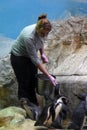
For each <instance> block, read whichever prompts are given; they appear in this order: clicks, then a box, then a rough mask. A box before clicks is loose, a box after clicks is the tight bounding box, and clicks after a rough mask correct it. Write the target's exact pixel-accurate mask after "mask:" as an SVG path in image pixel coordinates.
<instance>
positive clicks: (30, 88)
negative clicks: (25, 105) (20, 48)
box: [11, 53, 37, 104]
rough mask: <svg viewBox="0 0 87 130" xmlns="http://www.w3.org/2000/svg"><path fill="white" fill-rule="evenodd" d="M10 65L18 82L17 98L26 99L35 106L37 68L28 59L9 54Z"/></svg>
mask: <svg viewBox="0 0 87 130" xmlns="http://www.w3.org/2000/svg"><path fill="white" fill-rule="evenodd" d="M11 65H12V67H13V70H14V73H15V75H16V78H17V82H18V98H19V99H20V98H28V99H29V100H30V101H31V102H33V103H34V104H37V98H36V93H35V88H36V87H37V78H36V74H37V67H36V66H35V65H34V64H33V63H32V62H31V60H30V59H29V58H26V57H22V56H15V55H13V54H12V53H11Z"/></svg>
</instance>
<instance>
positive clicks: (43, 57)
mask: <svg viewBox="0 0 87 130" xmlns="http://www.w3.org/2000/svg"><path fill="white" fill-rule="evenodd" d="M41 59H42V61H43V63H48V58H47V57H46V55H45V54H44V53H43V54H42V55H41Z"/></svg>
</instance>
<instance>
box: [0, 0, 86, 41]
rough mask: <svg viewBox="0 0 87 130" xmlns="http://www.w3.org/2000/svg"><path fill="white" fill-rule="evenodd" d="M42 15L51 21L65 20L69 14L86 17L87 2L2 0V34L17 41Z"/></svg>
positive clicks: (0, 16)
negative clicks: (22, 32)
mask: <svg viewBox="0 0 87 130" xmlns="http://www.w3.org/2000/svg"><path fill="white" fill-rule="evenodd" d="M42 13H47V14H48V18H49V19H50V20H56V19H60V18H61V19H63V18H64V17H67V15H68V14H71V15H73V16H75V15H79V14H80V15H86V14H87V0H60V1H59V0H53V1H50V0H22V1H21V0H15V1H14V0H9V1H6V0H0V33H1V34H2V35H4V36H6V37H10V38H13V39H15V38H16V37H17V35H18V34H19V32H20V31H21V29H22V28H23V27H24V26H26V25H28V24H33V23H36V21H37V17H38V15H40V14H42Z"/></svg>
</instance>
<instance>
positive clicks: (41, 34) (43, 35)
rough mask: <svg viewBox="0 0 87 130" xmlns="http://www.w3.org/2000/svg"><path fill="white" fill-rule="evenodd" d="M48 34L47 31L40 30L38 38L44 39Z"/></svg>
mask: <svg viewBox="0 0 87 130" xmlns="http://www.w3.org/2000/svg"><path fill="white" fill-rule="evenodd" d="M49 32H50V31H49V30H44V29H42V30H40V31H39V32H38V35H39V36H40V37H46V36H47V35H48V33H49Z"/></svg>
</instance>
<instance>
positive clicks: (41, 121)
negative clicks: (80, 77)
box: [35, 96, 68, 127]
mask: <svg viewBox="0 0 87 130" xmlns="http://www.w3.org/2000/svg"><path fill="white" fill-rule="evenodd" d="M67 102H68V99H67V98H66V97H64V96H62V97H60V98H58V99H57V100H56V101H54V102H53V103H51V104H49V105H48V106H45V107H44V108H43V110H42V112H41V114H40V116H39V118H38V120H37V121H36V122H35V126H41V125H44V126H47V127H50V126H51V124H52V123H53V121H55V120H56V119H57V117H58V116H59V114H60V112H61V111H62V106H63V104H67Z"/></svg>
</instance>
